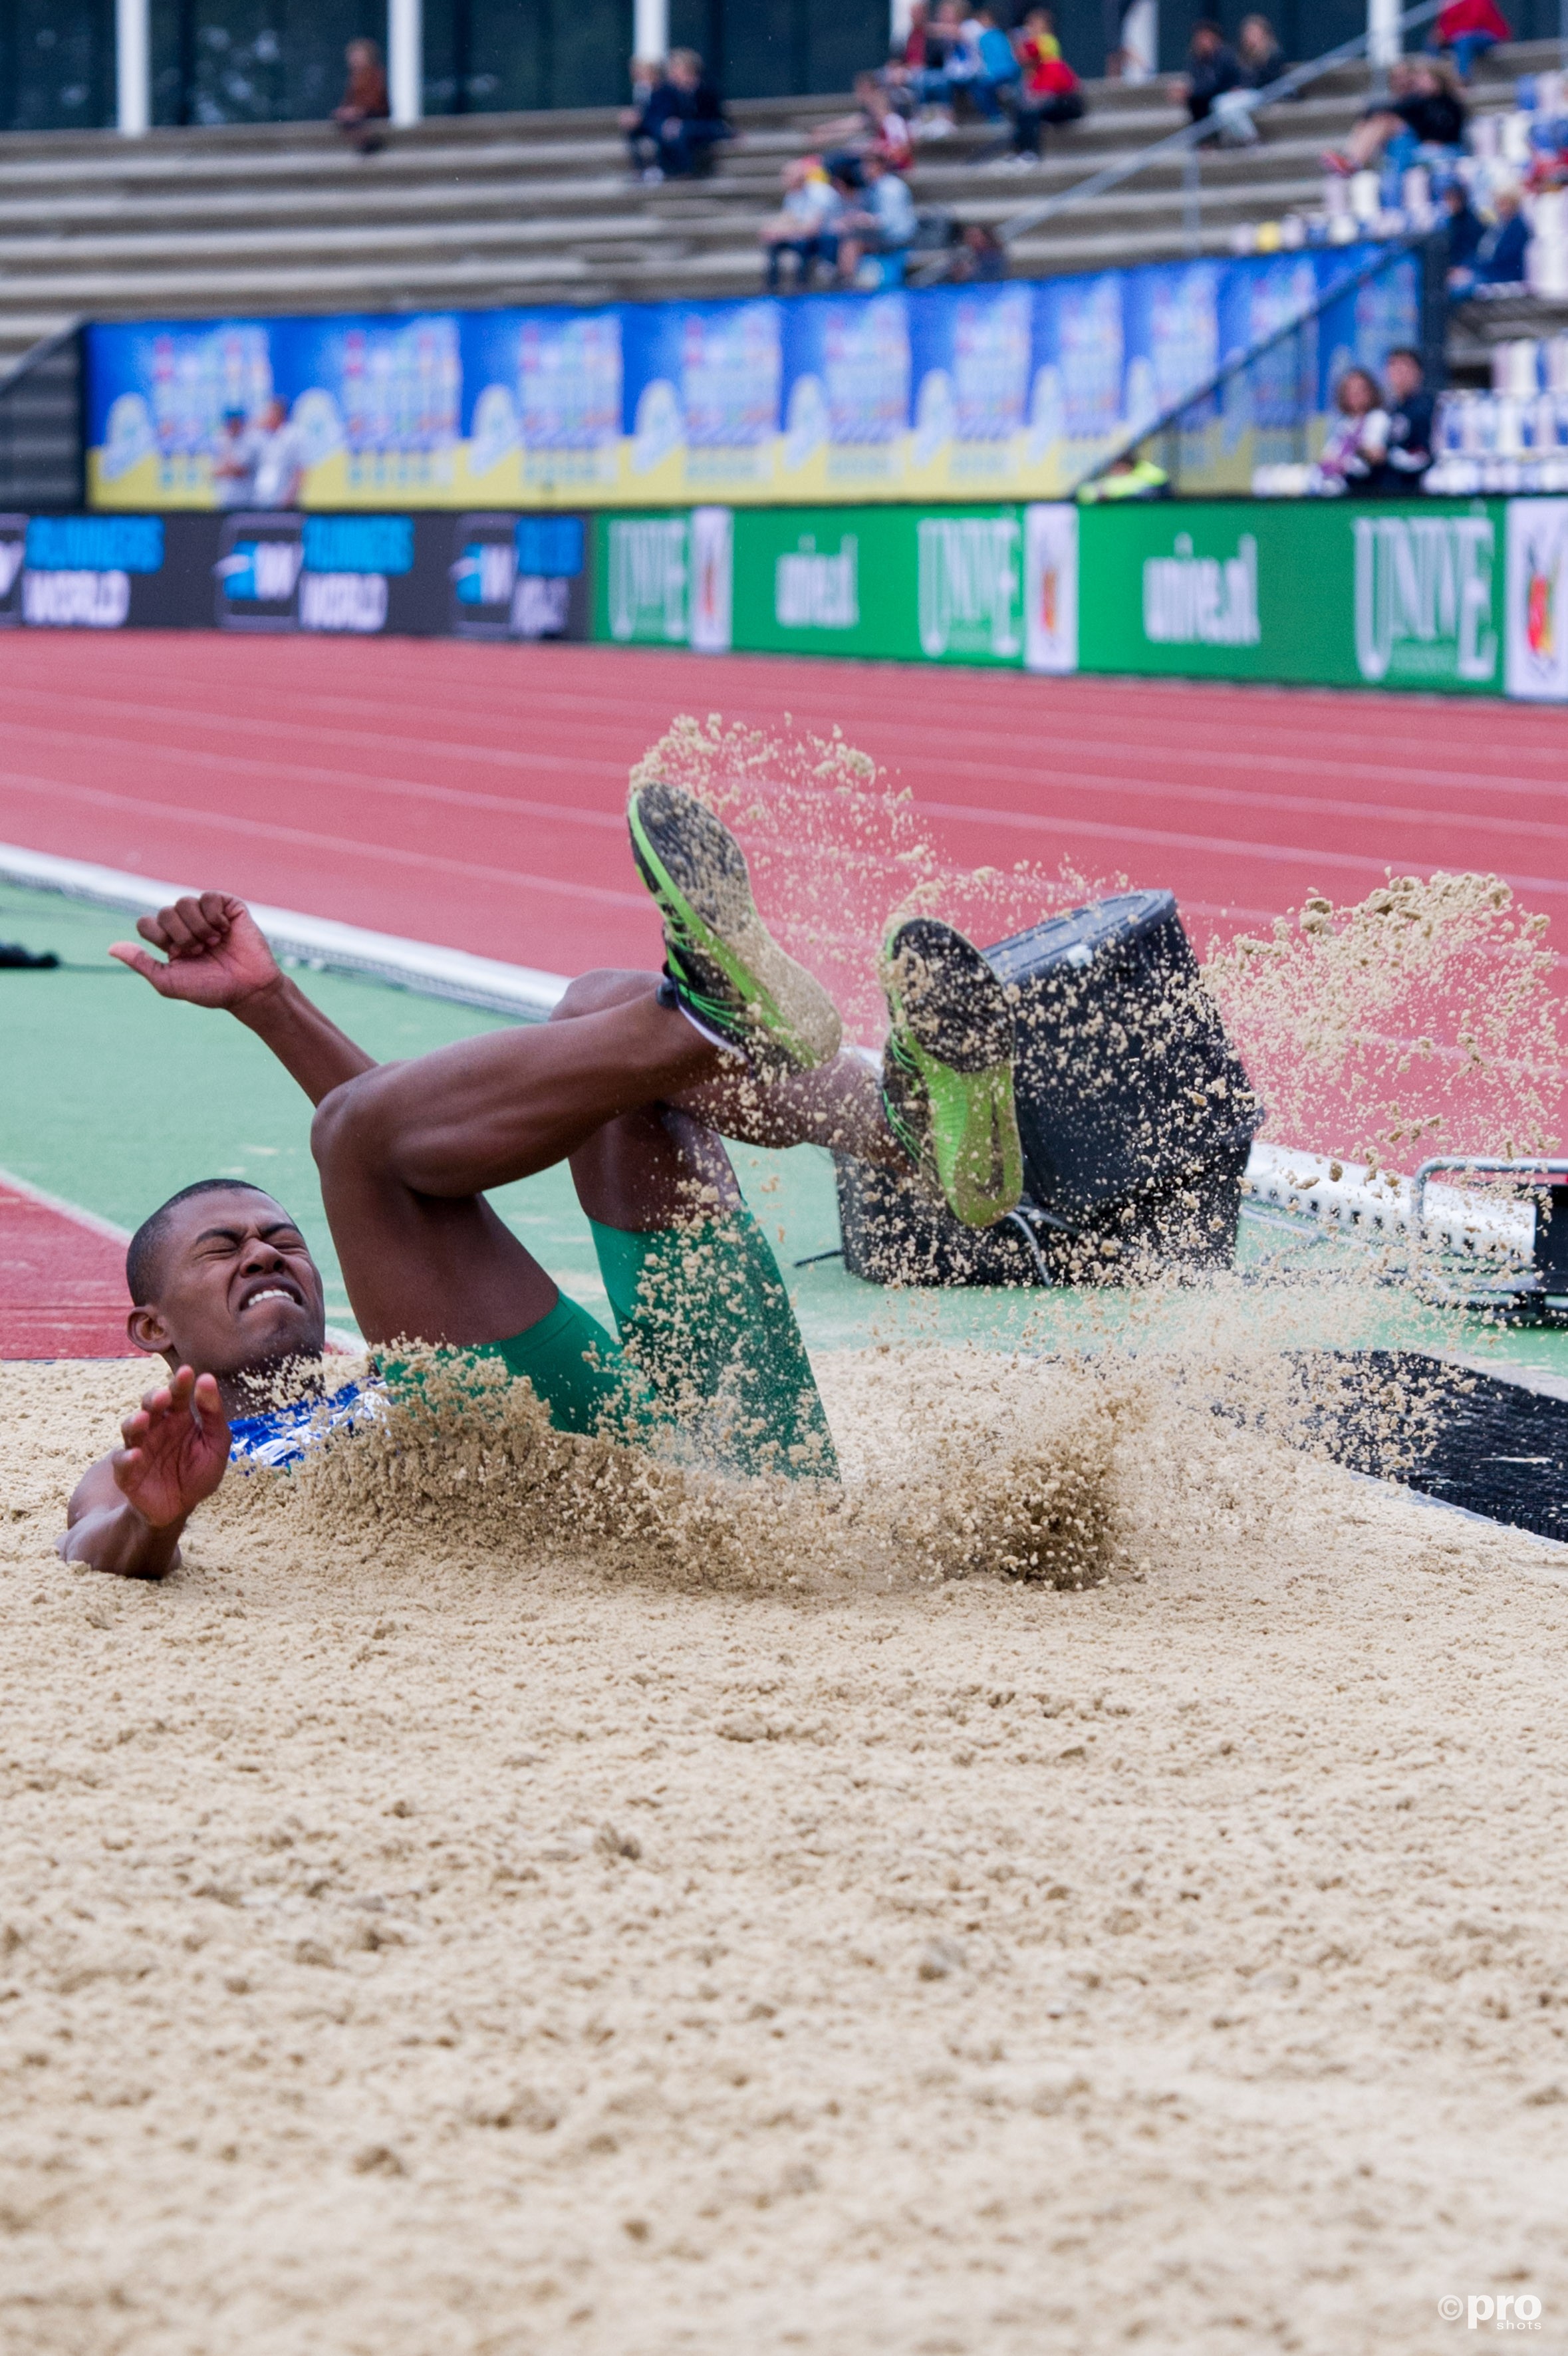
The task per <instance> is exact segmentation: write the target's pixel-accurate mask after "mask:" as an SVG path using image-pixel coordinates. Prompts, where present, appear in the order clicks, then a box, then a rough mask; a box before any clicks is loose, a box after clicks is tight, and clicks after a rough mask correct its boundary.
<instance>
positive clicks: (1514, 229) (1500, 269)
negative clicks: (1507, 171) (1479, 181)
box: [1448, 188, 1530, 300]
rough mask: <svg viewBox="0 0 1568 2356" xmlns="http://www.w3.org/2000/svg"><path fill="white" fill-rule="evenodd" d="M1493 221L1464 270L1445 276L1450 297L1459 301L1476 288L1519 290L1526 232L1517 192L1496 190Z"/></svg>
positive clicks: (1526, 246)
mask: <svg viewBox="0 0 1568 2356" xmlns="http://www.w3.org/2000/svg"><path fill="white" fill-rule="evenodd" d="M1492 211H1493V213H1494V214H1495V215H1496V219H1495V220H1493V222H1492V226H1491V227H1490V229H1483V230H1482V231H1481V237H1480V242H1479V243H1478V244H1477V248H1476V253H1475V259H1474V260H1473V261H1472V262H1470V263H1469V265H1468V267H1467V268H1460V269H1457V270H1451V271H1450V272H1449V273H1448V289H1449V292H1450V294H1452V295H1457V296H1459V298H1460V299H1461V300H1463V298H1464V297H1465V296H1466V295H1473V294H1475V292H1476V290H1477V287H1480V286H1522V285H1523V284H1524V282H1525V277H1526V264H1527V261H1528V257H1529V253H1530V229H1529V226H1528V224H1527V222H1526V220H1525V218H1524V215H1523V213H1522V212H1521V211H1520V196H1519V190H1518V189H1517V188H1498V189H1495V190H1494V191H1493V195H1492Z"/></svg>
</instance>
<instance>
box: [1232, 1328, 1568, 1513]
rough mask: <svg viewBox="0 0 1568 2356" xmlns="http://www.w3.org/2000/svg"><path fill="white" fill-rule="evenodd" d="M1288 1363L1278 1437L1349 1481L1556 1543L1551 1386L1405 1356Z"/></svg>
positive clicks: (1560, 1463)
mask: <svg viewBox="0 0 1568 2356" xmlns="http://www.w3.org/2000/svg"><path fill="white" fill-rule="evenodd" d="M1292 1363H1293V1365H1294V1366H1295V1368H1296V1370H1297V1373H1298V1376H1299V1377H1300V1385H1301V1415H1300V1419H1299V1421H1298V1422H1296V1421H1294V1419H1290V1418H1287V1419H1286V1421H1287V1423H1292V1424H1293V1428H1292V1429H1291V1430H1289V1431H1288V1433H1287V1436H1288V1437H1291V1438H1293V1439H1296V1440H1299V1441H1301V1442H1302V1444H1305V1445H1310V1446H1313V1447H1315V1448H1318V1449H1321V1450H1322V1451H1323V1452H1324V1453H1326V1455H1328V1456H1330V1457H1332V1459H1333V1460H1334V1462H1336V1463H1337V1464H1343V1465H1345V1466H1346V1467H1347V1469H1348V1470H1349V1471H1350V1472H1370V1473H1373V1474H1375V1475H1376V1476H1377V1477H1378V1478H1380V1479H1381V1480H1385V1481H1398V1482H1401V1483H1403V1485H1404V1486H1405V1487H1406V1488H1410V1489H1419V1490H1420V1491H1421V1492H1422V1493H1423V1495H1426V1496H1429V1497H1438V1498H1441V1499H1442V1501H1443V1502H1444V1505H1461V1506H1463V1507H1464V1509H1465V1510H1466V1513H1471V1514H1480V1515H1484V1516H1485V1517H1486V1519H1487V1521H1492V1522H1506V1523H1508V1524H1509V1526H1511V1527H1513V1528H1514V1529H1519V1530H1532V1531H1534V1532H1535V1534H1536V1535H1537V1537H1545V1538H1559V1539H1563V1540H1564V1541H1568V1397H1560V1396H1559V1395H1558V1390H1557V1387H1555V1386H1552V1385H1550V1384H1542V1383H1537V1382H1534V1381H1532V1380H1531V1379H1530V1376H1528V1375H1527V1374H1525V1373H1524V1372H1523V1371H1521V1372H1520V1374H1519V1375H1518V1376H1500V1375H1493V1374H1488V1373H1485V1372H1483V1371H1481V1370H1480V1369H1479V1368H1477V1367H1476V1366H1474V1365H1469V1364H1466V1363H1463V1362H1459V1361H1455V1360H1452V1359H1446V1358H1435V1357H1426V1356H1423V1355H1420V1354H1419V1353H1416V1352H1413V1351H1408V1350H1357V1351H1301V1352H1297V1353H1294V1354H1293V1360H1292ZM1269 1420H1270V1421H1273V1418H1271V1419H1269Z"/></svg>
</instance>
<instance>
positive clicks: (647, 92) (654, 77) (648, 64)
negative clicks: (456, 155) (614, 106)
mask: <svg viewBox="0 0 1568 2356" xmlns="http://www.w3.org/2000/svg"><path fill="white" fill-rule="evenodd" d="M627 78H628V80H629V81H630V83H631V104H630V105H629V106H623V107H622V108H621V110H620V112H619V114H618V117H617V118H616V119H617V121H618V123H619V124H620V127H621V129H622V131H623V132H624V133H625V134H626V135H627V138H628V141H629V140H634V139H635V138H636V136H637V134H639V132H640V131H641V129H642V115H643V109H644V108H645V107H646V106H647V104H648V102H649V100H650V98H651V97H652V95H653V93H654V91H656V90H657V89H658V87H659V85H660V82H661V81H662V80H663V79H664V61H663V59H661V58H633V59H631V60H630V62H629V64H628V67H627ZM644 161H645V158H644V157H643V156H642V155H639V153H638V152H637V149H636V147H635V146H634V147H633V149H632V162H631V168H632V171H633V173H634V175H635V176H636V177H637V178H639V179H640V178H641V177H642V166H643V163H644Z"/></svg>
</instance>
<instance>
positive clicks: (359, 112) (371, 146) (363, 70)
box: [332, 40, 392, 155]
mask: <svg viewBox="0 0 1568 2356" xmlns="http://www.w3.org/2000/svg"><path fill="white" fill-rule="evenodd" d="M343 58H344V62H345V64H346V65H347V66H348V69H349V86H348V88H347V89H346V90H345V91H344V92H343V103H342V105H341V106H335V107H334V108H333V110H332V120H333V122H334V123H336V124H337V125H338V130H339V131H340V132H341V133H342V134H343V136H344V137H345V139H347V140H348V142H349V145H350V146H351V147H357V148H358V149H359V151H360V155H374V154H375V152H376V150H377V148H378V147H383V146H384V145H386V142H385V140H384V139H383V138H382V137H381V124H382V123H385V122H386V120H387V118H388V116H389V115H390V114H391V112H392V106H391V104H390V102H389V101H388V98H387V78H386V75H385V74H384V73H383V72H382V70H381V51H380V49H379V48H377V47H376V44H375V43H374V41H365V40H360V41H350V42H349V46H348V48H346V49H345V50H344V52H343Z"/></svg>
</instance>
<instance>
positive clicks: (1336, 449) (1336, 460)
mask: <svg viewBox="0 0 1568 2356" xmlns="http://www.w3.org/2000/svg"><path fill="white" fill-rule="evenodd" d="M1334 399H1335V403H1336V406H1337V409H1338V411H1339V415H1338V417H1337V420H1336V421H1335V423H1333V424H1332V425H1331V426H1330V427H1329V429H1328V434H1327V438H1326V441H1325V443H1324V444H1323V455H1322V456H1321V457H1320V458H1319V460H1318V462H1317V466H1316V469H1315V481H1314V486H1313V487H1314V488H1315V489H1316V490H1317V491H1319V492H1320V493H1324V494H1326V495H1327V496H1329V497H1331V498H1337V497H1340V496H1342V495H1343V494H1344V493H1345V492H1347V491H1357V492H1362V491H1368V490H1369V489H1370V488H1371V487H1372V483H1373V478H1374V477H1375V476H1376V474H1377V471H1378V469H1379V468H1380V466H1381V465H1382V463H1383V459H1384V456H1385V455H1386V453H1387V451H1388V446H1389V417H1388V412H1387V411H1386V410H1385V409H1384V407H1383V397H1382V394H1381V393H1380V391H1379V390H1378V387H1377V383H1376V380H1374V379H1373V378H1372V377H1370V376H1369V375H1368V373H1367V371H1366V369H1363V368H1349V369H1346V371H1345V373H1344V375H1343V376H1342V377H1341V378H1340V380H1339V381H1338V383H1337V385H1336V386H1335V388H1334Z"/></svg>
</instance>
